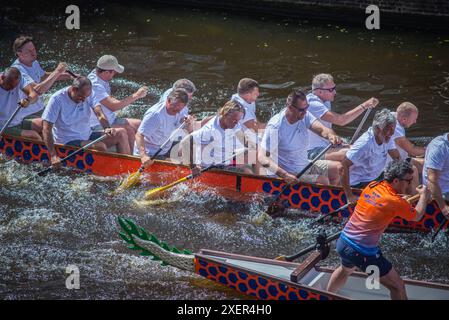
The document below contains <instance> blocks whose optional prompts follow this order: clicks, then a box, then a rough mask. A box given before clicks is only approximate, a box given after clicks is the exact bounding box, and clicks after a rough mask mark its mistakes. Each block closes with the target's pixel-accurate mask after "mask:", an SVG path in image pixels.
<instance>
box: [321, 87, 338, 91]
mask: <svg viewBox="0 0 449 320" xmlns="http://www.w3.org/2000/svg"><path fill="white" fill-rule="evenodd" d="M336 88H337V86H333V87H332V88H317V89H320V90H324V91H329V92H334V91H335V89H336Z"/></svg>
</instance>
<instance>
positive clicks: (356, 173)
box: [341, 109, 419, 203]
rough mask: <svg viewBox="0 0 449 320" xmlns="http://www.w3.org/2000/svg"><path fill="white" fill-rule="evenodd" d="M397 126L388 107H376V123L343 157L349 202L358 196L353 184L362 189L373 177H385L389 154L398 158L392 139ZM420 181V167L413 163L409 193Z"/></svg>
mask: <svg viewBox="0 0 449 320" xmlns="http://www.w3.org/2000/svg"><path fill="white" fill-rule="evenodd" d="M395 128H396V117H395V116H394V114H393V113H392V112H390V111H389V110H388V109H382V110H380V111H377V112H376V114H375V115H374V120H373V125H372V127H371V128H369V129H368V131H366V132H365V133H364V134H363V135H362V136H360V138H358V139H357V140H356V142H355V143H354V144H353V145H352V146H351V148H350V149H349V151H348V152H347V153H346V156H345V159H344V160H343V161H342V165H343V176H342V181H341V184H342V186H343V189H344V191H345V194H346V198H347V201H348V202H351V203H355V202H356V201H357V199H358V196H355V195H354V194H353V193H352V190H351V187H352V188H356V189H363V188H365V187H366V186H367V185H368V184H369V183H371V182H372V181H382V180H383V179H384V178H383V171H384V168H385V165H386V164H387V159H388V155H390V157H391V158H392V159H393V160H399V159H400V155H399V151H398V150H397V149H396V145H395V143H394V141H393V140H392V139H391V138H392V136H393V134H394V131H395ZM418 184H419V179H418V169H416V167H413V178H412V179H410V181H408V187H407V190H406V192H407V194H415V193H416V187H417V186H418Z"/></svg>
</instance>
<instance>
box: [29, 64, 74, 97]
mask: <svg viewBox="0 0 449 320" xmlns="http://www.w3.org/2000/svg"><path fill="white" fill-rule="evenodd" d="M66 70H67V64H66V63H65V62H60V63H59V64H58V66H57V67H56V69H55V70H54V71H53V72H51V73H50V72H49V73H45V76H44V77H43V78H42V79H41V80H42V81H41V82H40V83H38V84H36V85H35V87H34V89H35V90H36V92H37V93H38V94H39V95H42V94H44V93H45V92H47V91H48V90H50V88H51V87H52V86H53V84H54V83H55V82H56V81H57V80H61V79H60V78H61V76H62V75H64V74H65V71H66ZM67 80H68V79H67Z"/></svg>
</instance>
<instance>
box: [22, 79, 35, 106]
mask: <svg viewBox="0 0 449 320" xmlns="http://www.w3.org/2000/svg"><path fill="white" fill-rule="evenodd" d="M22 91H23V92H24V93H25V94H26V95H27V97H26V98H24V99H22V100H20V102H19V103H20V105H21V106H22V107H23V108H26V107H28V106H29V105H30V104H33V103H35V102H36V101H37V99H38V98H39V95H38V94H37V92H36V90H34V87H33V85H32V84H29V85H27V86H26V87H24V88H23V89H22Z"/></svg>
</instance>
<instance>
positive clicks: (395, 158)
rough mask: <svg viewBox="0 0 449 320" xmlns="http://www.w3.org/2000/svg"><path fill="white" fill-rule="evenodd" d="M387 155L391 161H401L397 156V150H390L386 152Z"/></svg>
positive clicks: (398, 155) (399, 156)
mask: <svg viewBox="0 0 449 320" xmlns="http://www.w3.org/2000/svg"><path fill="white" fill-rule="evenodd" d="M388 154H389V155H390V157H391V159H393V160H400V159H401V155H400V154H399V151H398V149H390V150H388Z"/></svg>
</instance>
